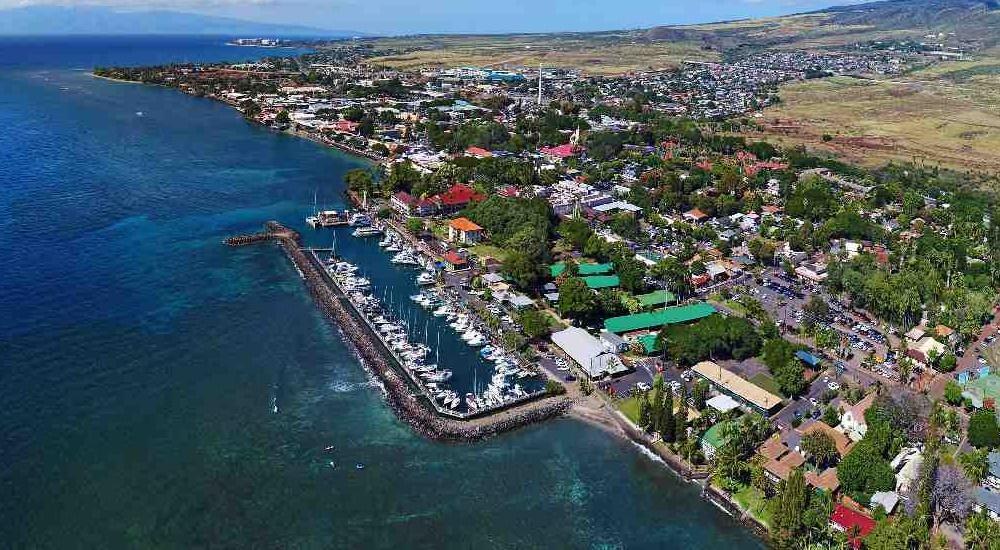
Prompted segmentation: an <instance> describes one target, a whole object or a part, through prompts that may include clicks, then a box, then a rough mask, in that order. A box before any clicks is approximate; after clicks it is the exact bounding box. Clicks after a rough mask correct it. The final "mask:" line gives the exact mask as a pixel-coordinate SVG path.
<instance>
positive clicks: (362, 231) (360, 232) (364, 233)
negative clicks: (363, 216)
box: [351, 225, 382, 237]
mask: <svg viewBox="0 0 1000 550" xmlns="http://www.w3.org/2000/svg"><path fill="white" fill-rule="evenodd" d="M381 234H382V230H381V229H379V228H377V227H373V226H370V225H366V226H363V227H359V228H357V229H355V230H354V232H353V233H351V235H353V236H355V237H374V236H376V235H381Z"/></svg>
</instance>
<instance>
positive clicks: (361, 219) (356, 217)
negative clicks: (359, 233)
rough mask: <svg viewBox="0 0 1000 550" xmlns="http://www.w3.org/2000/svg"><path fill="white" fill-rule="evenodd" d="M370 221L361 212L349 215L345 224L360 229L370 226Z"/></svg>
mask: <svg viewBox="0 0 1000 550" xmlns="http://www.w3.org/2000/svg"><path fill="white" fill-rule="evenodd" d="M371 223H372V220H371V218H369V217H368V215H366V214H363V213H361V212H355V213H354V214H351V217H350V218H349V219H348V220H347V224H348V225H350V226H351V227H360V226H365V225H371Z"/></svg>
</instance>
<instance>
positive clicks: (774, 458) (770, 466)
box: [757, 434, 806, 485]
mask: <svg viewBox="0 0 1000 550" xmlns="http://www.w3.org/2000/svg"><path fill="white" fill-rule="evenodd" d="M757 454H758V455H759V456H760V457H761V458H763V462H764V463H763V467H764V476H765V477H767V479H768V481H770V482H771V483H772V484H774V485H777V484H778V483H780V482H782V481H785V480H787V479H788V476H790V475H791V474H792V470H794V469H795V468H799V467H801V466H802V465H803V464H805V463H806V458H805V457H804V456H802V454H801V453H798V452H796V451H793V450H791V449H789V448H788V446H787V445H785V443H784V442H783V441H782V440H781V437H780V436H778V435H777V434H775V435H774V436H772V437H769V438H768V439H767V441H765V442H764V443H762V444H761V446H760V447H758V448H757Z"/></svg>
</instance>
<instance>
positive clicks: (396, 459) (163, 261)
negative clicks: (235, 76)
mask: <svg viewBox="0 0 1000 550" xmlns="http://www.w3.org/2000/svg"><path fill="white" fill-rule="evenodd" d="M223 42H224V40H221V39H192V38H155V39H146V38H144V39H137V38H116V39H97V38H91V39H79V38H76V39H0V250H2V251H3V257H2V261H0V411H2V414H0V442H2V443H0V541H3V542H2V543H0V546H3V547H15V548H17V547H40V548H78V547H87V548H91V547H101V548H119V547H137V546H138V547H148V546H157V547H167V548H189V547H204V546H212V547H233V548H247V547H252V546H258V547H280V548H290V547H295V548H330V547H382V548H385V547H405V548H415V547H435V548H439V547H455V548H467V547H473V546H479V547H484V548H486V547H489V548H493V547H511V548H512V547H518V548H520V547H549V548H551V547H595V546H601V547H604V546H620V547H654V546H655V547H675V548H710V547H720V548H721V547H725V548H759V547H760V544H759V542H757V541H756V540H754V539H753V538H752V537H751V535H750V534H749V533H748V532H746V531H744V530H742V529H741V528H740V527H738V526H737V525H736V524H735V522H733V521H732V520H731V519H730V518H728V517H727V516H725V515H723V514H721V513H719V512H718V511H717V510H716V509H715V508H713V507H711V506H709V505H707V504H705V503H704V502H703V501H701V500H700V499H699V498H698V496H697V491H696V489H695V488H693V487H691V486H688V485H685V484H683V483H681V482H679V481H678V480H677V479H676V478H675V477H673V476H672V474H670V473H669V472H667V471H666V470H665V469H664V468H662V467H661V466H660V465H658V464H656V463H654V462H653V461H652V460H650V459H649V458H647V457H646V456H645V455H643V454H641V453H640V452H638V451H637V450H636V449H635V448H634V447H633V446H632V445H630V444H628V443H626V442H622V441H619V440H616V439H613V438H611V437H608V436H607V435H606V434H604V433H603V432H601V431H599V430H597V429H594V428H592V427H589V426H586V425H584V424H581V423H579V422H576V421H573V420H569V419H562V420H556V421H553V422H549V423H546V424H543V425H540V426H534V427H530V428H527V429H524V430H520V431H518V432H515V433H512V434H507V435H504V436H502V437H498V438H496V439H493V440H491V441H488V442H485V443H477V444H474V445H444V444H438V443H433V442H429V441H426V440H423V439H421V438H419V437H417V436H416V435H414V434H413V433H412V432H411V431H410V430H409V429H408V428H407V426H405V425H404V424H402V423H401V422H400V421H398V420H397V419H396V418H395V417H394V416H393V415H392V413H391V412H390V411H389V410H388V409H387V408H386V406H385V405H384V403H383V401H382V397H381V395H380V394H379V392H378V390H377V388H375V387H374V386H373V385H372V384H371V383H370V381H369V379H368V378H367V376H366V374H365V373H364V371H363V370H362V369H361V367H360V366H359V365H358V363H357V362H356V360H355V359H354V358H353V356H351V355H350V354H349V353H348V352H347V350H346V348H345V346H344V345H343V343H342V342H341V341H340V339H339V337H338V335H337V333H336V331H335V329H333V328H332V327H330V326H329V325H328V324H327V323H326V322H325V321H324V320H323V319H322V318H321V316H320V315H319V314H318V312H317V311H316V308H315V307H314V306H313V304H312V302H311V300H310V298H309V296H308V295H307V294H306V292H305V291H304V290H303V287H302V285H301V282H300V281H299V279H298V277H297V276H296V274H295V272H294V269H293V268H292V267H291V266H290V265H289V263H288V262H287V260H286V259H285V258H284V257H283V256H282V255H281V254H280V253H279V252H278V251H277V250H275V249H274V248H273V247H269V246H259V247H248V248H245V249H238V250H232V249H228V248H227V247H224V246H222V245H221V244H220V241H221V239H222V238H223V237H224V236H225V235H227V234H231V233H237V232H245V231H252V230H256V229H257V228H258V227H259V226H260V224H261V222H262V221H264V220H267V219H278V220H282V221H285V222H288V223H290V225H293V226H296V227H300V228H301V227H302V219H303V217H304V216H305V215H306V214H307V213H308V212H309V211H310V210H311V209H312V204H311V203H312V197H313V192H314V191H318V193H319V195H320V200H321V201H322V202H325V203H326V204H327V205H328V206H331V207H332V206H336V205H338V203H339V200H340V199H339V197H340V193H341V190H342V188H341V177H342V175H343V173H344V172H345V171H346V170H348V169H350V168H352V167H356V166H364V164H363V163H362V162H361V161H359V160H357V159H353V158H351V157H348V156H345V155H343V154H341V153H338V152H335V151H331V150H326V149H323V148H321V147H319V146H317V145H315V144H312V143H310V142H307V141H303V140H299V139H295V138H291V137H287V136H281V135H277V134H274V133H272V132H270V131H268V130H265V129H262V128H259V127H256V126H253V125H250V124H248V123H246V122H245V121H243V120H242V119H241V118H240V117H239V116H238V114H236V113H235V112H233V111H232V110H230V109H228V108H226V107H225V106H222V105H219V104H217V103H214V102H211V101H209V100H201V99H196V98H192V97H188V96H185V95H183V94H180V93H178V92H174V91H172V90H168V89H162V88H156V87H146V86H140V85H131V84H121V83H114V82H108V81H104V80H100V79H95V78H92V77H90V76H89V75H88V74H87V73H86V72H85V71H83V70H81V69H86V68H89V67H90V66H92V65H111V64H148V63H162V62H168V61H185V60H187V61H205V60H213V59H237V58H249V57H253V56H259V55H262V54H263V55H272V54H274V53H276V52H275V51H274V50H264V51H255V50H252V49H245V48H239V49H235V48H230V47H226V46H223V45H222V43H223ZM137 112H142V113H143V116H137V115H136V113H137ZM306 235H307V236H308V238H309V239H310V240H311V241H312V242H314V243H316V244H324V245H326V244H327V243H328V242H329V239H330V233H329V232H328V231H327V232H320V233H313V232H307V233H306ZM338 248H339V249H340V250H341V251H342V252H343V253H344V254H345V255H347V256H349V257H351V258H353V259H355V260H358V261H360V262H362V263H363V264H364V265H365V267H366V271H367V272H368V275H370V276H371V277H372V278H373V279H374V280H375V282H376V283H377V284H392V285H394V286H397V287H399V288H401V289H406V293H408V289H409V288H412V286H408V285H412V277H413V272H411V271H402V270H395V269H393V268H392V267H391V266H389V264H388V262H387V259H386V258H385V257H384V256H383V255H382V254H381V253H380V252H379V251H378V250H377V247H376V246H375V244H374V242H370V243H361V242H359V241H357V240H354V239H351V238H350V237H348V236H346V235H342V236H341V237H339V238H338ZM401 294H403V291H402V290H401ZM442 336H443V338H444V335H442ZM456 349H457V348H456ZM456 353H457V351H456ZM274 404H277V406H278V412H277V413H275V412H274V411H273V408H272V407H273V405H274ZM328 445H334V450H333V452H331V453H326V452H324V450H323V449H324V447H326V446H328ZM331 461H333V463H334V466H335V467H331V466H330V462H331ZM359 462H362V463H364V464H365V468H364V469H363V470H357V469H355V464H356V463H359Z"/></svg>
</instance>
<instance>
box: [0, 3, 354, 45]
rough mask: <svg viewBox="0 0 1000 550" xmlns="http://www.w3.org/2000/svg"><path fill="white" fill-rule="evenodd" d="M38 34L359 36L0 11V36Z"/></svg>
mask: <svg viewBox="0 0 1000 550" xmlns="http://www.w3.org/2000/svg"><path fill="white" fill-rule="evenodd" d="M43 34H51V35H64V34H78V35H109V34H110V35H115V34H117V35H125V34H175V35H192V34H194V35H224V36H236V35H243V36H268V37H324V38H346V37H351V36H359V35H360V34H361V33H357V32H352V31H344V30H331V29H319V28H315V27H307V26H299V25H281V24H272V23H258V22H254V21H245V20H242V19H232V18H228V17H215V16H209V15H199V14H194V13H183V12H176V11H166V10H151V11H132V10H119V9H114V8H108V7H99V6H27V7H21V8H12V9H7V10H0V36H2V35H43Z"/></svg>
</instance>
